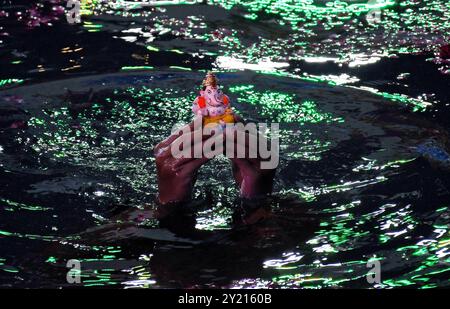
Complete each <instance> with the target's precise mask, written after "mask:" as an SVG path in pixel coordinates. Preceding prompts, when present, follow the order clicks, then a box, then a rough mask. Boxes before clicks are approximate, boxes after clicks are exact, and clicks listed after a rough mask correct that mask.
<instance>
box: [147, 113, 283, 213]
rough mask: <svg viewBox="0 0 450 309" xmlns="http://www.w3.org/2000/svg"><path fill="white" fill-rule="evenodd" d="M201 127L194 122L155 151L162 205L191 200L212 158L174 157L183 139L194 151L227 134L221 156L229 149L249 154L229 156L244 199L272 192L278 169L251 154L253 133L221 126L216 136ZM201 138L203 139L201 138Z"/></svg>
mask: <svg viewBox="0 0 450 309" xmlns="http://www.w3.org/2000/svg"><path fill="white" fill-rule="evenodd" d="M233 116H234V119H235V123H236V124H237V123H241V124H244V121H243V119H242V118H241V117H240V116H239V115H237V114H233ZM197 127H198V126H195V125H194V121H192V122H191V123H189V124H187V125H185V126H184V127H182V128H180V129H179V130H177V131H176V132H174V133H172V134H171V135H170V136H169V137H168V138H166V139H165V140H163V141H161V142H160V143H159V144H158V145H156V147H155V148H154V156H155V159H156V168H157V176H158V187H159V194H158V202H159V203H160V205H162V206H164V205H168V204H174V203H181V202H186V201H189V200H191V197H192V191H193V187H194V185H195V181H196V176H197V172H198V170H199V169H200V167H201V166H202V165H203V164H205V163H206V162H208V161H209V160H210V159H211V158H210V156H205V154H202V155H201V156H197V157H195V156H193V155H188V156H177V155H174V154H173V146H174V145H175V144H176V145H177V147H178V145H179V144H181V143H180V141H181V140H182V141H183V143H184V144H183V145H184V147H186V146H187V147H189V148H190V149H194V147H195V146H201V147H202V146H203V145H204V144H205V143H211V142H212V140H211V139H213V138H217V134H222V135H223V136H222V137H221V138H222V140H223V148H222V149H223V152H222V153H221V154H223V155H226V151H225V149H227V146H232V147H234V148H232V149H239V148H241V149H242V148H243V149H244V150H245V154H246V155H245V156H244V157H242V156H236V155H232V156H227V157H228V158H229V159H230V162H231V169H232V173H233V177H234V179H235V181H236V184H237V186H238V187H239V192H240V196H241V197H242V198H245V199H253V198H259V197H262V196H265V195H267V194H270V193H271V192H272V186H273V178H274V175H275V169H262V168H261V162H262V161H263V159H262V158H261V157H260V156H259V155H257V156H256V158H252V157H250V156H249V155H248V154H249V153H250V152H249V150H250V149H249V148H250V147H251V145H250V144H251V143H249V141H250V138H254V137H255V136H251V135H252V134H253V133H251V132H248V131H241V132H238V131H239V130H241V129H240V127H239V126H230V127H226V128H223V127H222V128H221V127H220V125H218V126H217V128H216V129H217V130H219V131H215V132H214V133H211V132H205V131H208V130H202V128H197ZM196 128H197V129H196ZM210 131H211V130H210ZM217 132H219V133H217ZM238 134H244V136H245V139H242V138H241V139H239V138H237V136H238ZM257 134H259V133H257ZM199 136H201V138H198V137H199ZM241 136H242V135H241ZM196 144H201V145H196ZM234 154H236V153H234Z"/></svg>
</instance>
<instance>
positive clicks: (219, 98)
mask: <svg viewBox="0 0 450 309" xmlns="http://www.w3.org/2000/svg"><path fill="white" fill-rule="evenodd" d="M200 95H201V96H202V97H204V98H205V100H206V103H207V104H208V105H210V106H221V105H223V104H224V102H223V98H224V95H223V92H222V90H220V88H219V87H213V86H206V88H205V90H201V91H200Z"/></svg>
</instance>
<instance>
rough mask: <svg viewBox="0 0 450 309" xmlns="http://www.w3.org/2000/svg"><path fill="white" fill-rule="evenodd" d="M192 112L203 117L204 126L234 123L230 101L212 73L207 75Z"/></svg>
mask: <svg viewBox="0 0 450 309" xmlns="http://www.w3.org/2000/svg"><path fill="white" fill-rule="evenodd" d="M192 111H193V112H194V114H195V115H198V116H201V117H202V120H203V126H207V125H216V124H220V125H222V126H224V125H225V124H226V123H234V116H233V111H232V110H231V107H230V99H229V98H228V96H227V95H225V94H224V93H223V92H222V90H220V87H219V85H218V80H217V78H216V76H215V75H214V74H213V73H212V72H208V73H207V74H206V77H205V79H204V80H203V84H202V90H201V91H200V95H199V96H198V97H197V98H195V100H194V103H193V105H192Z"/></svg>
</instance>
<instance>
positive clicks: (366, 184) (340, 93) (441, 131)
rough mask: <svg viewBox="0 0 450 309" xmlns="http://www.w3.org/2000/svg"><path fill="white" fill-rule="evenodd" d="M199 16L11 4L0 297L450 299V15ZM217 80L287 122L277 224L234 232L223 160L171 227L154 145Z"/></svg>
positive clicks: (244, 11) (426, 10) (319, 12)
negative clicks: (400, 295)
mask: <svg viewBox="0 0 450 309" xmlns="http://www.w3.org/2000/svg"><path fill="white" fill-rule="evenodd" d="M189 2H192V1H178V3H182V4H178V5H173V4H172V5H168V4H167V3H166V4H165V5H161V4H160V5H155V4H154V1H153V2H152V1H147V2H145V1H144V2H137V1H135V2H133V1H128V2H124V1H110V3H109V4H108V3H107V2H106V1H82V4H83V6H82V8H83V11H82V13H83V15H82V23H81V24H76V25H69V24H68V23H67V21H66V19H65V17H64V15H63V9H62V7H61V6H65V2H64V1H59V0H53V1H39V2H38V3H36V4H29V1H6V2H4V3H2V4H0V213H1V214H0V287H73V286H87V287H88V286H96V287H98V286H106V287H107V286H111V287H118V288H131V287H148V288H167V287H183V288H190V287H233V288H238V287H246V288H260V287H268V288H280V287H289V288H318V287H319V288H320V287H333V288H334V287H338V288H347V287H363V288H371V287H376V288H393V287H420V288H433V287H447V286H449V283H450V282H449V278H450V276H449V271H450V267H449V263H450V257H449V255H450V251H449V250H450V237H449V236H450V235H449V223H450V211H449V209H448V206H449V202H450V191H449V190H450V176H449V168H450V156H449V154H448V153H449V152H448V149H449V146H450V144H449V135H448V129H449V125H448V117H449V116H450V113H449V103H450V92H449V89H450V77H449V74H448V73H449V63H448V61H446V60H445V59H443V58H442V57H440V56H439V49H440V47H441V46H443V45H444V44H446V43H448V39H449V38H448V33H449V31H450V24H449V18H450V6H449V3H448V1H444V0H442V1H389V0H387V1H374V2H369V4H368V3H367V2H364V1H333V2H332V1H312V0H311V1H306V0H305V1H300V0H299V1H282V0H270V1H253V2H250V1H228V0H223V1H204V3H196V4H189ZM371 3H372V4H371ZM374 3H375V4H376V5H375V6H374ZM374 8H381V9H382V10H381V13H380V21H379V22H377V23H375V24H371V23H368V22H367V19H366V16H367V13H368V12H370V11H371V10H372V11H373V9H374ZM210 69H214V70H215V71H217V72H218V76H219V78H220V80H221V83H222V85H223V87H224V89H225V92H226V93H227V94H229V96H230V98H231V101H232V104H233V106H234V107H235V109H236V111H237V112H238V113H240V114H241V115H242V116H243V117H244V118H246V119H249V120H254V121H260V122H267V123H271V122H279V123H280V128H281V132H280V143H281V144H280V149H281V151H280V155H281V160H280V166H279V168H278V172H277V175H276V179H275V190H274V191H275V192H274V196H273V198H272V200H271V209H272V213H271V216H270V217H269V218H268V219H267V220H265V221H263V222H261V223H258V224H256V225H252V226H248V227H240V228H233V225H232V217H233V213H235V212H236V211H237V209H238V204H239V201H238V191H237V189H236V187H235V185H234V181H233V178H232V176H231V169H230V164H229V162H228V160H227V159H226V158H223V157H219V158H216V159H214V160H213V161H211V162H209V163H208V164H207V165H206V166H204V167H202V169H201V171H200V175H199V179H198V181H197V184H196V187H195V196H196V199H197V202H196V204H195V207H196V216H195V217H190V218H189V220H188V219H186V218H184V219H182V220H180V222H176V223H175V224H172V225H170V226H161V225H160V224H159V223H158V222H157V221H156V220H155V219H153V211H154V209H155V207H156V203H155V195H156V193H157V186H156V171H155V165H154V159H153V157H152V148H153V147H154V145H155V144H156V143H158V142H159V141H160V140H162V139H163V138H165V137H166V136H167V135H168V134H170V130H171V128H172V127H173V125H175V124H181V123H185V122H188V121H190V119H191V117H192V116H191V111H190V105H191V102H192V100H193V99H194V98H195V96H196V94H197V91H198V86H199V85H200V83H201V80H202V78H203V76H204V74H205V72H206V71H207V70H210ZM90 88H93V89H94V92H93V93H92V100H91V101H90V102H89V100H88V97H89V89H90ZM68 90H71V91H72V92H73V93H74V95H73V96H72V100H67V91H68ZM69 101H70V102H69ZM70 259H78V260H79V261H81V266H82V269H81V283H80V284H75V285H74V284H70V283H68V282H67V281H66V274H67V271H68V268H66V262H67V261H68V260H70ZM373 260H379V261H380V263H381V274H382V278H381V279H382V282H381V283H379V284H375V285H373V284H369V283H368V282H367V280H366V275H367V273H368V271H369V269H368V267H367V262H368V261H373Z"/></svg>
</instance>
